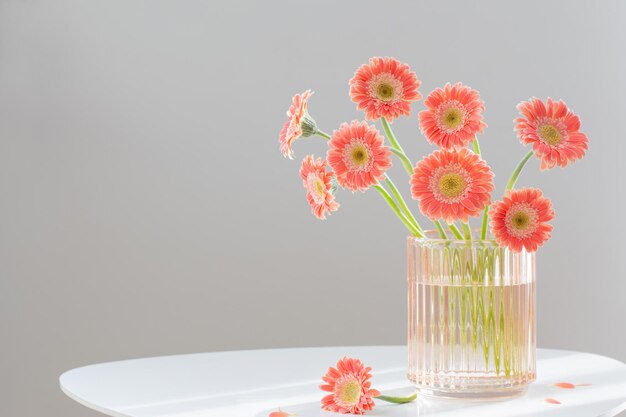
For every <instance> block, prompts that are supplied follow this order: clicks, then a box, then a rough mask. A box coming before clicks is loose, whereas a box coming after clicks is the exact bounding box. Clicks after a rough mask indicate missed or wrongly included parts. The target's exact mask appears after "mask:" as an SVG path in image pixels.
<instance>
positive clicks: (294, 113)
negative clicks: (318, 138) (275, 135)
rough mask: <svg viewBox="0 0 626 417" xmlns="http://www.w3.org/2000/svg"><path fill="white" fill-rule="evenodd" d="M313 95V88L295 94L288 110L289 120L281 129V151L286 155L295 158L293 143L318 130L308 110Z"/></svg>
mask: <svg viewBox="0 0 626 417" xmlns="http://www.w3.org/2000/svg"><path fill="white" fill-rule="evenodd" d="M312 95H313V92H312V91H311V90H306V91H305V92H304V93H302V94H296V95H295V96H293V100H292V104H291V106H290V107H289V110H287V121H286V122H285V124H284V125H283V128H282V129H281V130H280V135H279V142H280V152H281V153H282V154H283V156H284V157H286V158H289V159H293V150H292V149H291V144H292V142H293V141H294V140H296V139H298V138H299V137H300V136H305V137H307V136H311V135H313V134H315V132H316V131H317V126H316V124H315V120H313V118H312V117H311V116H310V115H309V113H308V112H307V102H308V100H309V98H310V97H311V96H312Z"/></svg>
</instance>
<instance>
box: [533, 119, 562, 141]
mask: <svg viewBox="0 0 626 417" xmlns="http://www.w3.org/2000/svg"><path fill="white" fill-rule="evenodd" d="M539 136H541V139H543V140H544V142H546V143H547V144H548V145H552V146H554V145H558V144H559V143H561V140H563V137H562V136H561V133H560V132H559V130H558V129H557V128H556V127H554V126H552V125H547V124H546V125H543V126H541V128H540V129H539Z"/></svg>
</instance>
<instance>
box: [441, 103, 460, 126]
mask: <svg viewBox="0 0 626 417" xmlns="http://www.w3.org/2000/svg"><path fill="white" fill-rule="evenodd" d="M441 123H442V124H443V125H444V126H445V127H446V128H448V129H450V130H455V129H457V128H458V127H459V126H460V125H461V124H462V123H463V113H462V112H461V110H459V109H458V108H456V107H450V108H449V109H447V110H446V111H444V112H443V114H442V115H441Z"/></svg>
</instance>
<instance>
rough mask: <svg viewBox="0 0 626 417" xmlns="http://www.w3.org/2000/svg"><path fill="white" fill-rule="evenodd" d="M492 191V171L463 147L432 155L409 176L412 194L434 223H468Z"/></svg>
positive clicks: (489, 197)
mask: <svg viewBox="0 0 626 417" xmlns="http://www.w3.org/2000/svg"><path fill="white" fill-rule="evenodd" d="M493 189H494V186H493V172H491V169H490V168H489V166H488V165H487V164H486V163H485V161H483V160H482V159H481V158H480V157H479V156H478V155H476V154H475V153H474V152H471V151H470V150H468V149H466V148H462V149H459V150H458V151H447V150H438V151H435V152H433V153H432V154H430V155H428V156H426V157H424V159H422V160H421V161H420V162H418V163H417V164H416V165H415V168H414V170H413V176H412V177H411V195H412V196H413V198H414V199H416V200H419V203H420V210H421V211H422V213H424V215H425V216H427V217H429V218H430V219H433V220H437V219H443V220H445V221H447V222H453V221H455V220H459V219H460V220H462V221H464V222H467V221H468V217H469V216H477V215H478V214H480V212H481V210H483V209H484V208H485V207H486V206H487V205H488V204H489V203H490V201H491V196H490V194H491V192H492V191H493Z"/></svg>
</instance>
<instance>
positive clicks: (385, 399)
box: [374, 393, 417, 404]
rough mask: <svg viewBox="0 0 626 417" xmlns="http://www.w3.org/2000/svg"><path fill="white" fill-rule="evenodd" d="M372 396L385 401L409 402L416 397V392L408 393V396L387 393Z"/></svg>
mask: <svg viewBox="0 0 626 417" xmlns="http://www.w3.org/2000/svg"><path fill="white" fill-rule="evenodd" d="M374 398H376V399H377V400H383V401H387V402H388V403H394V404H406V403H410V402H411V401H415V399H416V398H417V393H415V394H413V395H409V396H408V397H390V396H388V395H379V396H378V397H374Z"/></svg>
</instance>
